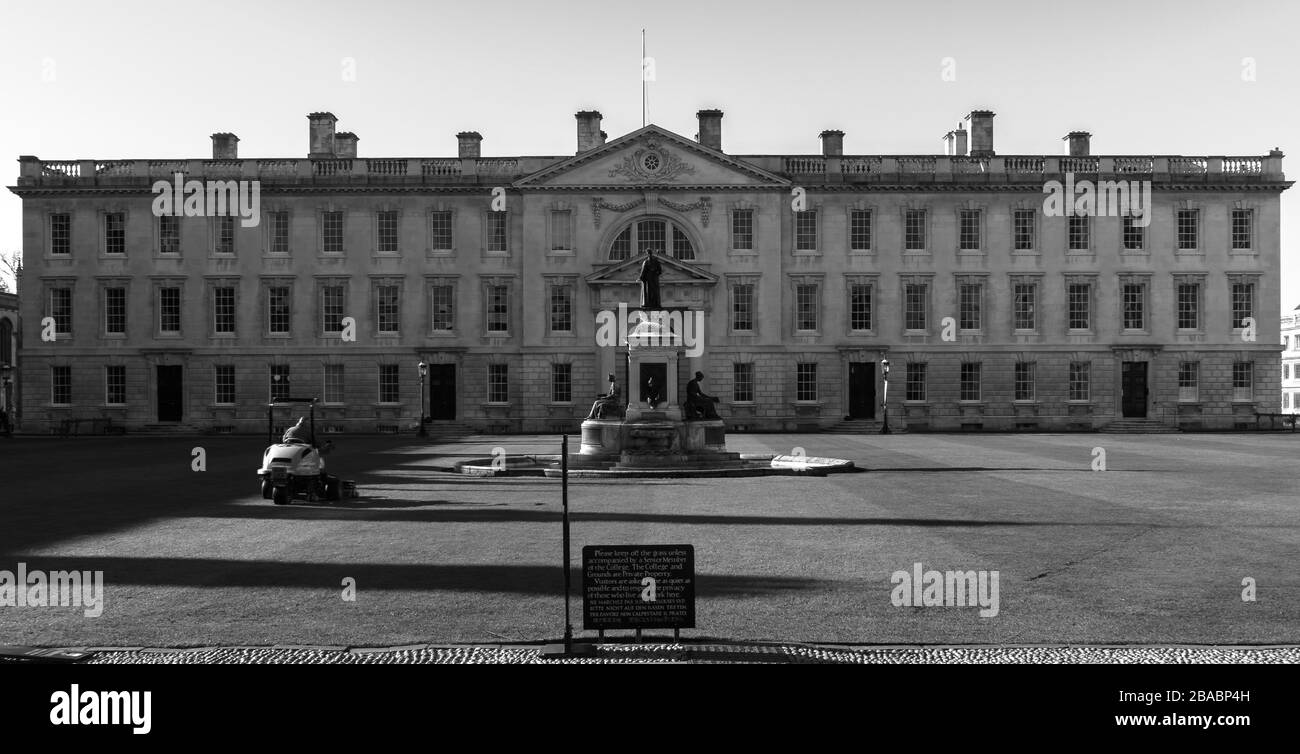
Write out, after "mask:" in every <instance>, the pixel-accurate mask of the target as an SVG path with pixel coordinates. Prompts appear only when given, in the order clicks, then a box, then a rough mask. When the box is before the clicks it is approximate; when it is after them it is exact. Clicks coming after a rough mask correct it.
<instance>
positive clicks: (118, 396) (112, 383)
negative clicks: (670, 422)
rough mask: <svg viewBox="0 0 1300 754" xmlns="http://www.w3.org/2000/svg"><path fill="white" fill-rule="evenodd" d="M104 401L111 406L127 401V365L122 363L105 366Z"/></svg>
mask: <svg viewBox="0 0 1300 754" xmlns="http://www.w3.org/2000/svg"><path fill="white" fill-rule="evenodd" d="M104 403H106V404H108V405H110V406H121V405H123V404H125V403H126V367H124V366H121V365H120V364H110V365H108V366H106V367H104Z"/></svg>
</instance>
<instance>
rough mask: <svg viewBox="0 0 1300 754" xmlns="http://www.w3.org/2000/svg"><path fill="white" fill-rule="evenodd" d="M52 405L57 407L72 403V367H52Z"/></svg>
mask: <svg viewBox="0 0 1300 754" xmlns="http://www.w3.org/2000/svg"><path fill="white" fill-rule="evenodd" d="M50 403H53V404H55V405H56V406H67V405H69V404H71V403H72V367H50Z"/></svg>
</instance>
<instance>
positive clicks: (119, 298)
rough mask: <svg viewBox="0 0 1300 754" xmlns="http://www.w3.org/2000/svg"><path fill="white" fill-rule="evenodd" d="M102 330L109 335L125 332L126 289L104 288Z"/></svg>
mask: <svg viewBox="0 0 1300 754" xmlns="http://www.w3.org/2000/svg"><path fill="white" fill-rule="evenodd" d="M104 332H105V333H108V334H109V335H125V334H126V289H125V288H117V287H114V288H105V289H104Z"/></svg>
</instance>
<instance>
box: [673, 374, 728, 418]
mask: <svg viewBox="0 0 1300 754" xmlns="http://www.w3.org/2000/svg"><path fill="white" fill-rule="evenodd" d="M703 380H704V373H703V372H696V373H695V379H693V380H691V381H690V382H689V383H687V385H686V402H685V403H683V404H682V417H683V418H685V419H686V420H687V421H690V420H692V419H720V418H722V417H720V416H718V412H717V410H716V409H714V407H713V404H715V403H717V402H718V399H717V398H715V397H713V396H711V395H706V394H705V393H704V391H703V390H701V389H700V382H702V381H703Z"/></svg>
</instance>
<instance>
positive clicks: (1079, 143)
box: [1062, 131, 1092, 157]
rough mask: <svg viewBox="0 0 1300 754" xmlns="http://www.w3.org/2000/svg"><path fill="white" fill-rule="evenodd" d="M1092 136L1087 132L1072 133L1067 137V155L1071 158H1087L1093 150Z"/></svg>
mask: <svg viewBox="0 0 1300 754" xmlns="http://www.w3.org/2000/svg"><path fill="white" fill-rule="evenodd" d="M1091 139H1092V134H1090V133H1088V132H1087V131H1071V132H1070V133H1068V134H1066V135H1065V138H1064V139H1062V141H1064V142H1065V153H1066V154H1067V155H1069V156H1070V157H1087V156H1088V153H1089V150H1090V149H1091V141H1090V140H1091Z"/></svg>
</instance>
